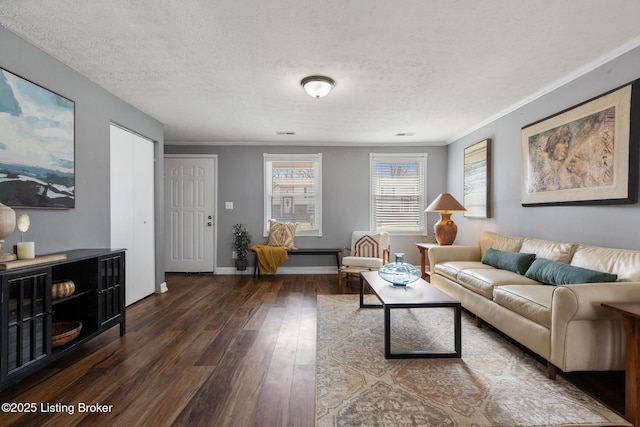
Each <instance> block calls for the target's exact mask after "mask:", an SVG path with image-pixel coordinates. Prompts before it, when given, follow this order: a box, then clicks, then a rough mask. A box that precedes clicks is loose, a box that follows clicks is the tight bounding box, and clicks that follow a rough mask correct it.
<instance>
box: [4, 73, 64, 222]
mask: <svg viewBox="0 0 640 427" xmlns="http://www.w3.org/2000/svg"><path fill="white" fill-rule="evenodd" d="M0 202H2V203H4V204H5V205H7V206H12V207H25V208H63V209H65V208H66V209H68V208H73V207H75V103H74V102H73V101H71V100H69V99H67V98H65V97H63V96H60V95H58V94H56V93H53V92H51V91H49V90H47V89H44V88H43V87H41V86H38V85H36V84H34V83H32V82H30V81H28V80H25V79H23V78H21V77H19V76H17V75H15V74H13V73H11V72H9V71H6V70H4V69H2V68H0Z"/></svg>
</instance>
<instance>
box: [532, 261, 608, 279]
mask: <svg viewBox="0 0 640 427" xmlns="http://www.w3.org/2000/svg"><path fill="white" fill-rule="evenodd" d="M525 276H526V277H528V278H529V279H533V280H536V281H538V282H542V283H545V284H547V285H571V284H576V283H602V282H615V281H616V280H618V275H617V274H610V273H605V272H602V271H596V270H589V269H588V268H582V267H575V266H573V265H569V264H565V263H563V262H557V261H551V260H548V259H545V258H538V259H536V260H535V261H534V262H533V264H531V267H529V270H527V272H526V273H525Z"/></svg>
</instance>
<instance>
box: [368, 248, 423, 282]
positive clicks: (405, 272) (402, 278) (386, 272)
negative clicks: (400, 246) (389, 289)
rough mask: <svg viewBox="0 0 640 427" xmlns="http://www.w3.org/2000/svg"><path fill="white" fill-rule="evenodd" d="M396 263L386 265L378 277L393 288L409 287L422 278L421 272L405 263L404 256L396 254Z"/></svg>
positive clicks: (379, 271)
mask: <svg viewBox="0 0 640 427" xmlns="http://www.w3.org/2000/svg"><path fill="white" fill-rule="evenodd" d="M394 255H395V256H396V261H395V262H391V263H389V264H386V265H384V266H382V267H381V268H380V270H378V275H379V276H380V277H382V278H383V279H384V280H386V281H387V282H389V283H391V284H392V285H393V286H407V285H408V284H409V283H412V282H415V281H416V280H418V279H419V278H420V271H418V269H417V268H415V267H414V266H413V265H411V264H407V263H405V262H404V254H403V253H396V254H394Z"/></svg>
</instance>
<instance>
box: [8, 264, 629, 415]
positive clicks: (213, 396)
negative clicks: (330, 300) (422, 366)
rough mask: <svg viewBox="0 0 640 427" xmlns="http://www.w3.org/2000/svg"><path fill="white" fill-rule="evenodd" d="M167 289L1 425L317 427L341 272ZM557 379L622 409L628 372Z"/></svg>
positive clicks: (29, 394) (47, 378) (62, 365)
mask: <svg viewBox="0 0 640 427" xmlns="http://www.w3.org/2000/svg"><path fill="white" fill-rule="evenodd" d="M167 285H168V287H169V292H168V293H165V294H161V295H152V296H150V297H148V298H145V299H144V300H142V301H139V302H138V303H136V304H134V305H132V306H131V307H129V308H128V309H127V334H126V336H125V337H122V338H121V337H120V336H119V334H118V328H117V327H115V328H112V329H111V330H110V331H108V332H107V333H105V334H103V335H101V336H99V337H98V338H96V339H95V340H94V341H92V342H89V343H86V344H84V345H83V346H82V347H81V348H80V349H79V350H78V351H77V352H76V353H74V354H71V355H69V356H68V357H65V358H63V359H61V360H59V361H58V362H56V363H54V364H52V365H50V366H49V367H47V368H45V369H43V370H42V371H40V372H38V373H37V374H35V375H33V376H31V377H29V378H27V379H25V380H24V381H22V382H20V383H18V384H16V385H14V386H12V387H10V388H8V389H6V390H4V391H3V392H2V393H0V402H1V403H4V402H20V403H36V404H37V410H36V411H35V412H34V413H6V412H3V413H0V424H1V425H18V426H20V425H24V426H35V425H61V426H73V425H97V426H102V425H109V426H137V425H145V426H146V425H149V426H165V425H177V426H183V425H184V426H200V425H203V426H205V425H206V426H254V425H255V426H303V427H306V426H313V425H314V423H315V414H314V410H315V409H314V408H315V346H316V296H317V295H319V294H331V293H338V292H339V290H338V286H337V277H336V276H335V275H277V276H262V277H261V278H260V279H255V278H253V277H251V276H249V275H246V276H212V275H189V274H169V275H167ZM357 290H358V285H357V283H355V282H352V283H350V284H349V287H346V286H345V287H344V289H343V290H342V292H343V293H357ZM541 363H543V362H541ZM560 375H563V376H565V377H566V378H568V379H569V380H570V381H572V382H574V383H575V384H577V385H578V386H579V387H581V388H583V389H584V390H585V391H587V392H588V393H590V394H592V395H594V396H595V397H597V398H599V399H601V400H602V401H603V402H604V403H605V404H607V405H608V406H610V407H611V408H612V409H614V410H617V411H618V412H621V411H623V409H624V376H623V373H605V374H598V373H595V374H594V373H572V374H570V375H569V374H566V375H565V374H562V373H560ZM57 404H60V405H57ZM80 404H86V405H96V404H100V405H109V406H102V407H100V408H97V407H93V408H91V407H89V409H102V410H103V411H106V412H79V409H82V407H81V405H80ZM61 405H66V406H61ZM43 409H44V411H43ZM70 409H73V414H70V412H71V410H70ZM47 410H48V412H46V411H47Z"/></svg>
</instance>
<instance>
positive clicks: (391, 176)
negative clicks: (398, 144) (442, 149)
mask: <svg viewBox="0 0 640 427" xmlns="http://www.w3.org/2000/svg"><path fill="white" fill-rule="evenodd" d="M369 167H370V169H369V180H370V188H369V197H370V222H371V224H370V227H371V229H372V230H380V231H390V232H396V233H399V234H402V233H407V234H415V233H423V232H424V231H425V213H424V210H425V208H426V207H427V206H426V189H427V153H402V154H393V153H381V154H378V153H371V154H370V155H369Z"/></svg>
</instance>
